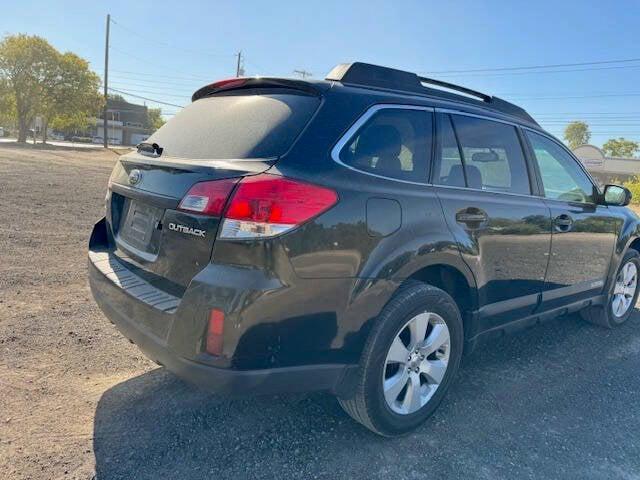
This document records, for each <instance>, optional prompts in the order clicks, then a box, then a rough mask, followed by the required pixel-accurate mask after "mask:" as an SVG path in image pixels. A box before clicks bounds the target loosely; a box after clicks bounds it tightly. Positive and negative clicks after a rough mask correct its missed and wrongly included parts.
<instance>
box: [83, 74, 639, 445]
mask: <svg viewBox="0 0 640 480" xmlns="http://www.w3.org/2000/svg"><path fill="white" fill-rule="evenodd" d="M629 200H630V193H629V192H628V191H627V190H626V189H624V188H622V187H618V186H613V185H607V186H605V187H604V188H603V189H600V188H598V186H597V185H596V183H594V181H593V180H592V179H591V177H590V176H589V175H588V174H587V172H586V171H585V170H584V169H583V168H582V166H581V164H580V163H579V162H578V161H577V160H576V158H575V157H574V156H573V155H572V154H571V152H569V151H568V150H567V149H566V148H565V147H564V146H563V145H562V144H561V143H560V142H559V141H557V140H556V139H555V138H553V137H552V136H550V135H549V134H548V133H546V132H545V131H543V130H542V129H541V128H540V126H539V125H538V124H537V123H536V122H535V121H534V120H533V119H532V118H531V117H530V116H529V115H528V114H527V113H526V112H525V111H524V110H522V109H521V108H519V107H517V106H515V105H512V104H510V103H508V102H506V101H504V100H501V99H499V98H496V97H492V96H488V95H485V94H482V93H479V92H475V91H472V90H469V89H466V88H463V87H459V86H456V85H452V84H448V83H445V82H441V81H437V80H431V79H427V78H422V77H419V76H417V75H416V74H413V73H409V72H404V71H399V70H394V69H389V68H383V67H378V66H373V65H368V64H363V63H353V64H344V65H339V66H338V67H336V68H335V69H334V70H333V71H332V72H331V73H330V74H329V76H328V77H327V79H326V81H299V80H291V79H280V78H237V79H232V80H225V81H221V82H217V83H213V84H211V85H207V86H205V87H203V88H201V89H200V90H198V91H197V92H196V93H195V94H194V95H193V103H191V104H190V105H189V106H187V107H186V108H185V109H184V110H182V111H181V112H180V113H178V114H177V115H176V116H175V118H174V119H173V120H171V121H169V122H168V123H167V124H166V125H165V126H163V127H162V128H161V129H160V130H158V131H157V132H156V133H155V134H154V135H153V136H152V137H151V138H149V140H148V141H147V143H144V144H141V145H139V146H138V150H137V152H132V153H129V154H127V155H124V156H122V157H121V158H120V160H119V161H118V163H117V165H116V166H115V169H114V170H113V173H112V175H111V178H110V180H109V185H108V192H107V198H106V207H107V208H106V217H105V218H103V219H102V220H100V221H99V222H98V223H97V224H96V226H95V228H94V230H93V233H92V235H91V240H90V246H89V273H90V283H91V289H92V291H93V295H94V297H95V299H96V301H97V302H98V304H99V305H100V307H101V308H102V310H103V311H104V313H105V314H106V316H107V317H108V318H109V319H110V320H111V321H112V322H114V323H115V324H116V326H117V327H118V328H119V329H120V331H121V332H122V333H123V334H124V335H125V336H126V337H127V338H129V339H130V340H131V341H133V342H135V343H136V344H137V345H138V346H139V347H140V349H141V350H142V351H143V352H144V353H145V354H146V355H147V356H149V357H150V358H151V359H153V360H155V361H157V362H158V363H159V364H161V365H165V366H166V368H168V369H169V370H171V371H173V372H175V373H176V374H177V375H178V376H180V377H183V378H185V379H187V380H190V381H192V382H194V383H196V384H198V385H201V386H204V387H208V388H211V389H213V390H214V391H217V392H223V393H239V392H245V393H274V392H281V391H291V390H298V391H300V390H329V391H331V392H333V393H334V394H335V395H337V397H338V398H339V401H340V404H341V405H342V406H343V407H344V409H345V410H346V411H347V412H348V413H349V415H351V416H352V417H353V418H354V419H355V420H357V421H358V422H361V423H362V424H363V425H365V426H366V427H368V428H369V429H371V430H373V431H374V432H377V433H379V434H382V435H387V436H393V435H398V434H402V433H404V432H407V431H409V430H410V429H412V428H415V427H416V426H418V425H419V424H421V423H422V422H423V421H424V420H425V419H426V418H427V417H428V416H429V415H430V414H431V413H432V412H433V411H434V410H435V408H436V407H437V405H438V404H439V402H440V401H441V400H442V398H443V396H444V395H445V393H446V391H447V389H448V388H449V386H450V384H451V382H452V380H453V378H454V376H455V373H456V370H457V369H458V366H459V364H460V359H461V356H462V353H463V350H469V349H470V348H472V347H473V346H474V345H475V344H476V342H477V341H478V340H479V339H481V338H486V337H487V336H490V335H492V334H501V333H503V332H505V331H509V330H513V329H516V328H519V327H522V326H525V325H530V324H533V323H536V322H540V321H543V320H545V319H548V318H552V317H555V316H558V315H561V314H565V313H568V312H574V311H580V312H581V313H582V315H583V316H584V317H585V319H587V320H589V321H591V322H594V323H597V324H600V325H603V326H605V327H613V326H615V325H617V324H620V323H622V322H624V321H625V320H626V319H627V318H628V317H629V315H630V314H631V311H632V308H633V306H634V304H635V302H636V298H637V296H638V289H637V285H638V270H639V268H640V262H639V254H638V250H639V249H640V240H639V239H638V234H639V231H638V217H636V216H635V215H634V214H633V213H632V212H630V211H629V210H628V209H626V208H623V207H624V205H626V204H628V202H629Z"/></svg>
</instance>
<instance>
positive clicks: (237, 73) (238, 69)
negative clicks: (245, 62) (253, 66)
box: [236, 50, 244, 77]
mask: <svg viewBox="0 0 640 480" xmlns="http://www.w3.org/2000/svg"><path fill="white" fill-rule="evenodd" d="M236 57H238V63H237V64H236V77H239V76H240V74H243V75H244V70H243V68H242V50H240V51H239V52H238V53H237V54H236Z"/></svg>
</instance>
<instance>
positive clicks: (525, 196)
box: [428, 183, 544, 200]
mask: <svg viewBox="0 0 640 480" xmlns="http://www.w3.org/2000/svg"><path fill="white" fill-rule="evenodd" d="M428 185H429V186H430V187H437V188H451V189H454V190H468V191H470V192H480V193H492V194H494V195H509V196H512V197H524V198H536V199H538V200H542V199H543V198H544V197H541V196H540V195H534V194H533V193H529V194H527V193H514V192H499V191H497V190H482V189H481V188H471V187H456V186H454V185H438V184H437V183H430V184H428Z"/></svg>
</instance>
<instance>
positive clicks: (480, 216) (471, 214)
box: [456, 207, 489, 224]
mask: <svg viewBox="0 0 640 480" xmlns="http://www.w3.org/2000/svg"><path fill="white" fill-rule="evenodd" d="M488 218H489V217H487V214H486V213H485V212H484V211H483V210H480V209H479V208H475V207H469V208H465V209H463V210H460V211H459V212H458V213H456V222H458V223H466V224H469V223H475V224H478V223H483V222H486V221H487V219H488Z"/></svg>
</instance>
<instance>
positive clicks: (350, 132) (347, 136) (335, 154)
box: [331, 103, 544, 200]
mask: <svg viewBox="0 0 640 480" xmlns="http://www.w3.org/2000/svg"><path fill="white" fill-rule="evenodd" d="M388 108H391V109H405V110H424V111H426V112H432V113H446V114H456V115H467V116H470V117H476V118H482V119H485V120H493V121H495V122H500V123H506V124H507V125H512V126H514V127H516V128H517V127H522V125H521V124H519V123H515V122H510V121H507V120H502V119H497V118H494V117H490V116H485V115H477V114H475V113H468V112H464V111H460V110H453V109H448V108H435V107H427V106H423V105H406V104H395V103H379V104H376V105H373V106H371V107H369V108H368V109H367V111H365V112H364V113H363V114H362V115H361V116H360V117H359V118H358V120H356V121H355V122H354V123H353V125H351V127H349V128H348V129H347V131H346V132H345V133H344V134H343V135H342V137H340V140H338V142H337V143H336V144H335V146H334V147H333V148H332V149H331V158H332V159H333V161H334V162H336V163H337V164H339V165H342V166H343V167H345V168H348V169H349V170H353V171H354V172H358V173H362V174H363V175H369V176H371V177H376V178H382V179H384V180H391V181H393V182H401V183H408V184H411V185H420V186H423V187H437V188H444V189H453V190H466V191H469V192H482V193H486V194H494V195H509V196H512V197H522V198H529V199H532V198H533V199H538V200H541V199H542V198H544V197H542V196H540V195H534V194H533V193H530V194H526V193H513V192H498V191H495V190H482V189H480V188H471V187H456V186H452V185H438V184H434V183H429V182H428V181H427V182H412V181H410V180H401V179H399V178H393V177H386V176H384V175H378V174H376V173H371V172H367V171H364V170H360V169H358V168H355V167H352V166H351V165H347V164H346V163H344V162H343V161H342V160H340V151H341V150H342V149H343V148H344V146H345V145H346V144H347V143H348V142H349V141H350V140H351V139H352V138H353V136H354V135H355V134H356V132H357V131H358V130H359V129H360V127H362V125H364V124H365V123H366V122H367V120H369V119H370V118H371V117H372V116H373V115H374V114H375V113H376V112H378V111H380V110H384V109H388ZM523 128H525V127H523ZM530 130H531V131H532V132H538V131H537V130H535V129H530ZM523 154H524V152H523Z"/></svg>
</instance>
